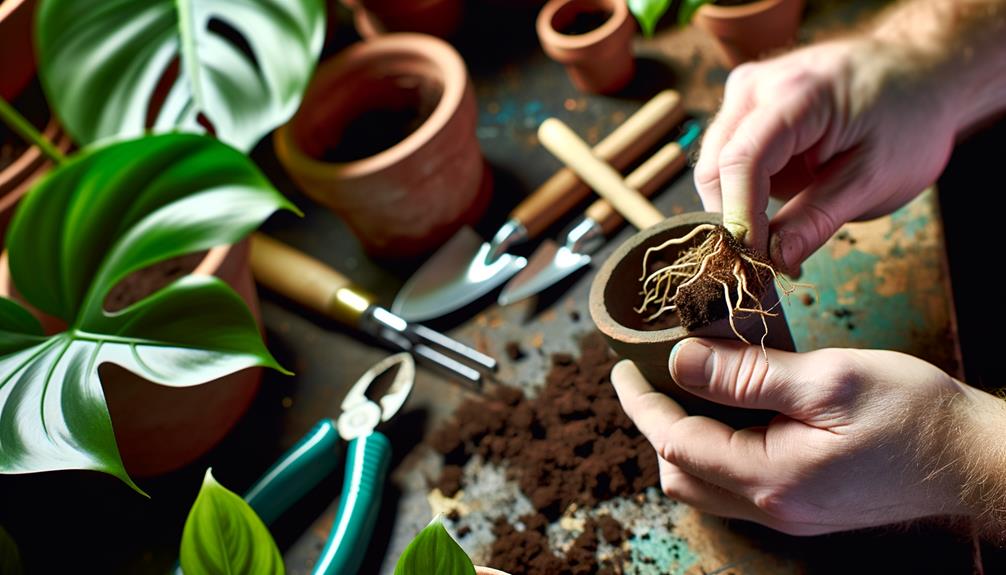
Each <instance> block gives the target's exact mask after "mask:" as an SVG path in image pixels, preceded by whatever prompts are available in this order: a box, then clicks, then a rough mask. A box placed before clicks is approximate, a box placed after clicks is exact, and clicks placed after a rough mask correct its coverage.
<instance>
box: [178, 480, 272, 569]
mask: <svg viewBox="0 0 1006 575" xmlns="http://www.w3.org/2000/svg"><path fill="white" fill-rule="evenodd" d="M180 562H181V565H182V571H184V572H185V573H186V574H187V575H238V574H240V575H258V574H262V575H283V573H284V572H285V569H284V567H283V558H282V557H281V556H280V554H279V549H277V548H276V542H275V541H273V538H272V535H270V534H269V529H268V528H266V526H265V524H264V523H262V520H261V519H259V516H258V515H256V514H255V511H254V510H252V508H251V506H249V505H248V504H247V503H246V502H245V500H244V499H241V497H239V496H238V495H237V494H235V493H234V492H232V491H230V490H229V489H227V488H226V487H224V486H223V485H220V484H219V483H217V481H216V479H214V478H213V473H212V470H211V469H207V470H206V476H205V477H204V478H203V487H202V489H200V490H199V497H197V498H196V502H195V503H193V504H192V510H191V511H189V518H188V519H186V520H185V531H183V532H182V549H181V554H180Z"/></svg>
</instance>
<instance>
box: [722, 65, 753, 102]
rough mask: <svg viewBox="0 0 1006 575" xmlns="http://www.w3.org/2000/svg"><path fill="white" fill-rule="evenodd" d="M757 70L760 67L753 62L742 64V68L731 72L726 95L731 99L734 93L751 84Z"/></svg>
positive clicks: (725, 89) (728, 77)
mask: <svg viewBox="0 0 1006 575" xmlns="http://www.w3.org/2000/svg"><path fill="white" fill-rule="evenodd" d="M757 68H758V65H757V64H755V63H751V62H748V63H745V64H741V65H740V66H737V67H736V68H734V69H733V71H732V72H730V75H729V76H727V82H726V86H725V87H724V94H726V95H727V97H729V96H730V95H731V94H733V93H734V92H737V91H738V90H740V89H741V88H744V87H746V86H747V85H748V84H749V83H750V82H751V79H752V77H753V76H754V74H755V71H756V70H757Z"/></svg>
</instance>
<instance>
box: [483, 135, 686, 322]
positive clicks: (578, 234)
mask: <svg viewBox="0 0 1006 575" xmlns="http://www.w3.org/2000/svg"><path fill="white" fill-rule="evenodd" d="M701 132H702V124H701V123H700V122H699V121H697V120H692V121H690V122H688V123H687V124H685V126H684V133H683V134H682V135H681V137H680V138H678V140H677V141H675V142H671V143H669V144H667V145H666V146H664V147H663V148H661V149H660V150H659V151H658V152H657V153H656V154H654V155H653V156H651V157H650V158H649V159H648V160H646V161H645V162H643V163H642V164H641V165H640V166H639V167H638V168H636V169H635V170H633V172H632V173H631V174H629V175H628V176H627V177H626V178H625V184H626V185H627V186H629V187H630V188H633V189H638V190H639V191H640V193H642V194H643V195H644V196H650V195H652V194H653V193H654V192H655V191H656V190H657V189H659V188H660V187H661V186H662V185H663V184H664V183H665V182H666V181H667V180H668V179H670V178H671V177H672V176H674V175H675V174H677V173H678V172H679V171H681V169H682V168H683V167H684V166H685V163H686V160H687V158H688V150H689V148H691V146H692V144H693V143H695V142H696V141H697V140H698V136H699V134H700V133H701ZM623 222H624V219H623V218H622V216H621V215H619V213H618V212H617V211H615V209H614V208H613V207H612V206H611V204H610V203H608V201H607V200H605V199H603V198H601V199H598V200H597V201H595V202H594V203H593V204H591V205H590V207H589V208H587V211H586V212H584V214H583V215H582V216H580V217H579V218H578V219H576V220H575V221H573V223H571V224H570V225H569V226H568V227H567V228H566V229H565V231H564V232H563V233H562V234H560V236H559V237H560V238H561V239H560V240H559V242H561V246H560V244H559V243H556V242H554V241H552V240H545V241H544V242H542V244H541V246H539V247H538V249H537V250H535V252H534V254H533V255H532V256H531V258H530V259H529V260H528V264H527V266H526V267H525V268H524V269H522V270H521V271H520V273H518V274H517V275H516V276H515V277H514V278H513V279H512V280H510V283H508V284H507V285H506V287H504V288H503V291H502V292H501V293H500V296H499V299H498V303H499V304H500V305H509V304H511V303H514V302H518V301H520V300H522V299H525V298H529V297H531V296H534V295H537V294H538V293H540V292H541V291H543V290H544V289H545V288H548V287H550V286H552V285H554V284H556V283H558V282H559V281H560V280H562V279H564V278H566V277H568V276H570V275H571V274H573V272H575V271H577V270H579V269H581V268H583V267H584V266H586V265H588V264H589V263H590V262H591V254H593V253H594V252H596V251H597V250H599V249H601V246H603V245H604V241H605V239H606V238H607V237H608V236H610V235H611V234H612V233H614V232H615V230H617V229H618V228H619V227H620V226H621V225H622V223H623Z"/></svg>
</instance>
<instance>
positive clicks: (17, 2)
mask: <svg viewBox="0 0 1006 575" xmlns="http://www.w3.org/2000/svg"><path fill="white" fill-rule="evenodd" d="M28 1H29V0H2V1H0V22H3V20H4V18H6V17H7V16H10V15H11V14H13V13H14V11H15V10H17V9H18V8H20V7H21V5H22V4H25V3H27V2H28Z"/></svg>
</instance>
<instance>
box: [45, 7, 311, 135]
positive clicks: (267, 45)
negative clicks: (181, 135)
mask: <svg viewBox="0 0 1006 575" xmlns="http://www.w3.org/2000/svg"><path fill="white" fill-rule="evenodd" d="M324 32H325V3H324V1H323V0H46V1H45V2H41V3H40V6H39V10H38V17H37V22H36V47H37V49H38V55H39V68H40V76H41V78H42V85H43V87H44V89H45V93H46V97H47V98H48V100H49V102H50V104H51V105H52V106H53V108H54V109H55V110H56V112H57V115H58V116H59V118H60V120H62V122H63V124H64V126H65V127H66V129H67V130H68V131H69V132H70V134H71V135H72V136H73V137H74V139H75V140H76V141H77V142H78V143H81V144H89V143H92V142H94V141H96V140H98V139H101V138H104V137H107V136H120V137H134V136H139V135H141V134H142V133H144V131H145V129H146V128H153V129H154V131H157V132H164V131H171V130H174V129H182V130H184V131H195V132H202V131H204V129H205V128H204V124H205V121H207V120H208V122H209V124H211V125H212V127H213V130H214V132H215V133H216V134H217V135H218V136H219V137H220V139H222V140H223V141H225V142H227V143H229V144H231V145H233V146H235V147H237V148H239V149H241V150H245V151H247V150H250V149H251V148H252V147H254V146H255V144H256V143H257V142H258V141H259V140H260V139H261V138H262V136H263V135H265V134H267V133H268V132H269V131H271V130H272V129H273V128H275V127H276V126H278V125H280V124H282V123H284V122H285V121H286V120H288V119H289V118H290V116H291V115H293V113H294V111H296V109H297V107H298V106H299V105H300V98H301V95H302V94H303V92H304V89H305V87H306V86H307V83H308V80H309V79H310V78H311V74H312V73H313V71H314V64H315V62H316V61H317V59H318V54H319V53H320V52H321V45H322V41H323V40H324Z"/></svg>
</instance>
